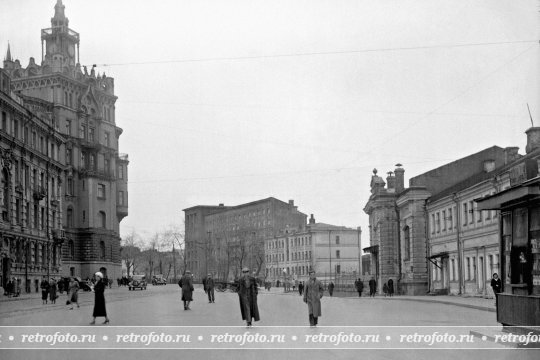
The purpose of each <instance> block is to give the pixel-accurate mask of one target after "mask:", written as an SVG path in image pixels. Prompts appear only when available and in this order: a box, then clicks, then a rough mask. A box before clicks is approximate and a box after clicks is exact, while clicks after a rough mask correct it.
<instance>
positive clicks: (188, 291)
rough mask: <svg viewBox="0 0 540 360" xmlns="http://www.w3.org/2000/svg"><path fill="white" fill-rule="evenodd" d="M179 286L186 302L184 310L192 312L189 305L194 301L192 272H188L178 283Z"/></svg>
mask: <svg viewBox="0 0 540 360" xmlns="http://www.w3.org/2000/svg"><path fill="white" fill-rule="evenodd" d="M178 286H180V287H181V288H182V301H183V302H184V310H191V309H190V308H189V303H190V302H192V301H193V290H194V288H193V277H192V276H191V271H189V270H186V272H185V274H184V276H182V278H181V279H180V281H179V282H178Z"/></svg>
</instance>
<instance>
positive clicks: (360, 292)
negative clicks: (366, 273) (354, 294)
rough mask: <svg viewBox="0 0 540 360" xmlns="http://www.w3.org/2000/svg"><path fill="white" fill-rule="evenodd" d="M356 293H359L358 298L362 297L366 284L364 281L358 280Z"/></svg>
mask: <svg viewBox="0 0 540 360" xmlns="http://www.w3.org/2000/svg"><path fill="white" fill-rule="evenodd" d="M355 285H356V291H358V297H362V291H364V282H363V281H362V279H358V280H356V284H355Z"/></svg>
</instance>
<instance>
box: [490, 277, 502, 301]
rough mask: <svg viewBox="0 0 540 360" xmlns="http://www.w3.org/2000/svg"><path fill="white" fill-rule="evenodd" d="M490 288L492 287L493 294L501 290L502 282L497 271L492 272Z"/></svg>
mask: <svg viewBox="0 0 540 360" xmlns="http://www.w3.org/2000/svg"><path fill="white" fill-rule="evenodd" d="M491 288H492V289H493V293H494V294H498V293H500V292H501V288H502V282H501V279H500V278H499V275H498V274H497V273H494V274H493V278H492V279H491ZM495 297H497V295H495Z"/></svg>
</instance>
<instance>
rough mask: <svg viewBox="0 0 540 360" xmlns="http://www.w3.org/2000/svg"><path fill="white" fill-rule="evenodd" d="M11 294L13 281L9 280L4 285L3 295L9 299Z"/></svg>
mask: <svg viewBox="0 0 540 360" xmlns="http://www.w3.org/2000/svg"><path fill="white" fill-rule="evenodd" d="M12 294H13V281H11V279H10V280H9V281H8V283H7V284H6V287H5V288H4V295H7V297H11V295H12Z"/></svg>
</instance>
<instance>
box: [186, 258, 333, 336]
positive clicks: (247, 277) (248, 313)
mask: <svg viewBox="0 0 540 360" xmlns="http://www.w3.org/2000/svg"><path fill="white" fill-rule="evenodd" d="M235 283H236V289H237V293H238V300H239V303H240V314H241V316H242V320H244V321H245V322H246V326H247V327H248V328H250V327H252V326H253V325H252V324H253V322H254V321H260V314H259V307H258V304H257V296H258V293H259V287H258V281H257V279H256V278H255V277H254V276H253V275H251V274H250V273H249V268H247V267H245V268H243V269H242V275H241V276H240V277H239V278H238V279H236V281H235ZM265 285H266V284H265ZM178 286H179V287H180V288H181V290H182V301H183V303H184V310H190V307H189V306H190V303H191V302H192V301H193V291H194V287H193V275H192V274H191V271H189V270H186V271H185V273H184V275H183V276H182V278H181V279H180V281H179V282H178ZM214 287H215V284H214V279H213V278H212V274H208V275H207V277H206V278H205V279H204V280H203V288H204V291H205V293H206V294H207V295H208V302H209V303H214V302H215V298H214ZM298 291H299V293H300V295H302V294H303V300H304V303H306V304H307V306H308V315H309V325H310V326H311V327H315V326H317V323H318V318H319V317H320V316H321V315H322V311H321V298H322V297H323V293H324V286H323V285H322V283H321V281H319V280H317V278H316V277H315V271H313V270H311V271H310V272H309V280H308V281H307V282H306V283H304V282H300V283H299V284H298Z"/></svg>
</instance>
